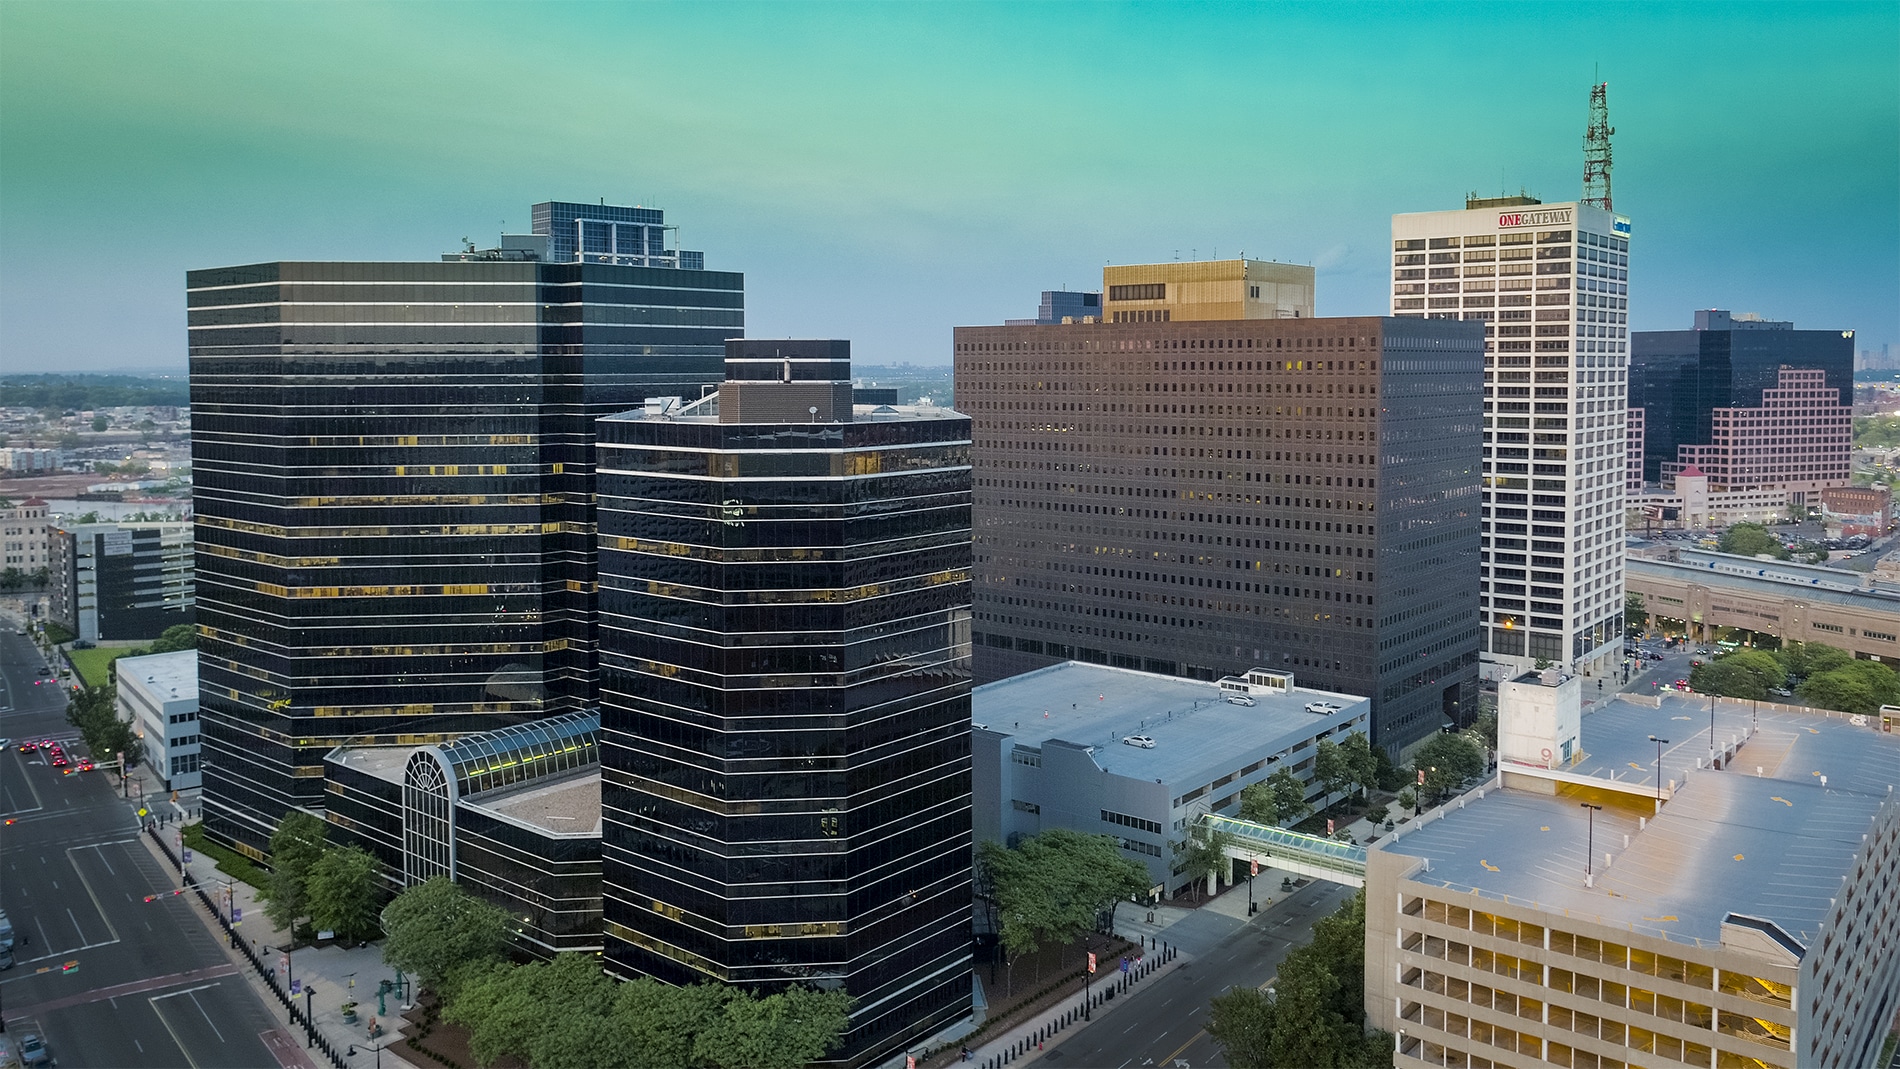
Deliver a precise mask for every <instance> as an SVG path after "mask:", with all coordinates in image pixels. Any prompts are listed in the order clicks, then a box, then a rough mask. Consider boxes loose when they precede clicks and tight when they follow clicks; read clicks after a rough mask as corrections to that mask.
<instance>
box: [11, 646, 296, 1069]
mask: <svg viewBox="0 0 1900 1069" xmlns="http://www.w3.org/2000/svg"><path fill="white" fill-rule="evenodd" d="M42 663H43V662H42V661H41V659H40V655H39V651H38V650H36V649H35V648H34V647H33V645H32V643H31V642H30V641H29V640H28V639H26V638H23V637H20V636H18V635H15V634H14V633H13V626H12V624H11V621H8V622H7V626H5V627H4V629H0V736H7V737H9V738H10V739H11V740H12V741H11V742H9V744H8V745H7V747H6V749H5V752H4V753H0V811H3V812H0V816H4V817H5V818H6V819H7V823H6V824H5V825H4V826H0V908H4V909H5V910H6V913H7V917H8V918H9V919H10V920H11V921H12V922H13V927H14V931H15V933H16V940H17V938H18V937H19V936H24V937H25V942H24V944H21V943H19V942H17V941H16V944H15V946H14V951H13V953H14V961H15V964H14V966H13V968H12V969H10V970H7V971H6V972H0V1016H4V1019H5V1023H6V1030H7V1032H8V1033H10V1034H12V1035H14V1036H16V1037H17V1036H19V1035H22V1034H24V1033H27V1032H37V1033H39V1034H40V1035H42V1036H44V1037H45V1038H46V1042H47V1046H48V1047H49V1048H50V1050H51V1052H52V1054H53V1057H54V1058H56V1059H57V1060H58V1062H59V1064H60V1065H61V1066H63V1067H67V1069H72V1067H77V1066H102V1067H103V1066H128V1067H129V1066H167V1067H169V1066H190V1067H192V1069H223V1067H230V1069H254V1067H257V1066H276V1065H278V1064H279V1060H278V1059H277V1058H276V1057H274V1056H273V1054H272V1051H271V1046H267V1043H271V1042H273V1041H274V1044H275V1045H277V1046H280V1047H281V1046H282V1043H283V1037H282V1036H277V1035H273V1033H281V1032H283V1025H282V1024H281V1023H280V1022H279V1021H278V1020H276V1019H274V1018H273V1017H272V1015H271V1014H270V1013H269V1012H268V1011H267V1010H266V1009H265V1006H264V1003H263V1002H262V1000H261V999H260V998H259V997H258V996H257V994H255V993H254V992H253V991H252V990H251V988H250V987H249V986H248V985H247V983H246V981H245V979H244V977H243V976H242V975H241V974H240V973H239V972H238V969H237V967H236V966H234V965H233V964H232V963H231V959H230V958H228V957H226V955H225V952H224V951H223V950H222V949H221V948H220V946H219V945H218V942H217V940H216V939H215V938H214V937H213V936H212V935H211V934H210V933H209V931H208V930H207V929H206V927H205V925H204V923H203V922H202V921H201V920H200V919H199V918H198V917H196V916H194V915H193V914H192V912H191V911H192V909H193V907H192V906H191V905H190V904H189V902H188V900H187V898H186V897H185V896H172V895H171V894H170V893H169V892H171V891H172V890H173V889H174V888H176V887H177V886H178V885H177V883H176V882H175V879H174V877H173V876H172V874H171V873H170V872H169V871H168V870H167V868H166V867H165V866H164V865H162V864H161V863H160V862H159V861H158V860H157V859H156V858H155V857H154V856H153V855H152V853H151V852H150V850H149V849H148V848H147V847H146V846H145V845H144V844H143V843H141V842H139V841H138V818H137V817H136V816H135V815H134V813H133V809H134V807H135V806H136V804H137V803H136V802H135V801H127V800H125V799H121V798H120V797H119V795H118V787H117V777H116V776H113V775H111V774H109V773H106V772H83V773H77V774H74V775H63V774H62V772H63V771H64V770H62V769H56V768H53V767H52V766H50V765H48V764H47V763H46V761H45V759H44V758H43V757H42V756H41V755H40V754H38V753H33V754H22V753H20V752H19V743H20V741H21V740H22V739H26V738H32V739H35V740H39V739H44V738H54V739H71V738H72V737H73V735H74V734H75V732H74V731H73V729H72V727H71V726H69V725H68V724H67V723H66V722H65V716H64V711H65V695H64V694H63V693H61V692H60V690H59V688H58V686H57V684H54V683H50V682H48V683H37V682H36V680H39V679H41V678H43V677H40V676H38V675H37V670H38V668H39V667H40V666H41V664H42ZM68 752H69V753H71V752H72V750H71V748H70V747H69V749H68ZM68 767H71V766H68ZM154 894H156V895H160V896H161V897H159V898H157V899H155V900H153V901H150V902H147V901H146V896H148V895H154Z"/></svg>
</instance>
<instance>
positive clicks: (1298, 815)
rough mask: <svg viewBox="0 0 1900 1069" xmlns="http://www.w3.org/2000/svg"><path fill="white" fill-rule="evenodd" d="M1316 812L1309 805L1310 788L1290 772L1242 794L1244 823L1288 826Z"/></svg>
mask: <svg viewBox="0 0 1900 1069" xmlns="http://www.w3.org/2000/svg"><path fill="white" fill-rule="evenodd" d="M1312 811H1313V807H1312V806H1310V805H1308V804H1307V803H1306V784H1304V783H1301V782H1300V778H1299V777H1298V776H1295V775H1294V774H1293V771H1292V770H1291V769H1288V768H1282V769H1280V770H1279V771H1277V772H1275V773H1274V774H1273V775H1271V776H1268V777H1267V778H1266V779H1264V780H1261V781H1260V782H1259V783H1254V784H1250V785H1248V786H1246V787H1243V788H1241V791H1240V819H1242V820H1251V821H1253V822H1254V823H1256V824H1288V823H1291V822H1293V821H1296V820H1301V819H1304V818H1305V817H1306V815H1307V814H1309V813H1311V812H1312Z"/></svg>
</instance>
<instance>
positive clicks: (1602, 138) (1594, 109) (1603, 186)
mask: <svg viewBox="0 0 1900 1069" xmlns="http://www.w3.org/2000/svg"><path fill="white" fill-rule="evenodd" d="M1609 91H1610V83H1608V82H1598V83H1597V84H1596V85H1593V86H1591V87H1590V125H1589V127H1588V128H1586V129H1585V130H1584V132H1583V202H1584V203H1585V204H1592V205H1595V206H1596V207H1599V208H1602V209H1603V210H1604V211H1606V212H1607V211H1613V210H1614V209H1613V208H1611V207H1610V135H1611V134H1613V133H1616V127H1614V126H1611V125H1610V101H1609Z"/></svg>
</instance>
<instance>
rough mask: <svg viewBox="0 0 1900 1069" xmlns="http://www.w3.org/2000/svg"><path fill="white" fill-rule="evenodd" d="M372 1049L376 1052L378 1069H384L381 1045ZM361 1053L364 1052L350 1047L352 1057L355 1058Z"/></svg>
mask: <svg viewBox="0 0 1900 1069" xmlns="http://www.w3.org/2000/svg"><path fill="white" fill-rule="evenodd" d="M370 1049H371V1050H373V1051H375V1052H376V1069H383V1048H382V1047H381V1045H375V1046H371V1047H370ZM361 1053H362V1052H361V1051H359V1050H357V1049H356V1047H355V1046H351V1047H350V1057H352V1058H354V1057H355V1056H356V1055H358V1054H361Z"/></svg>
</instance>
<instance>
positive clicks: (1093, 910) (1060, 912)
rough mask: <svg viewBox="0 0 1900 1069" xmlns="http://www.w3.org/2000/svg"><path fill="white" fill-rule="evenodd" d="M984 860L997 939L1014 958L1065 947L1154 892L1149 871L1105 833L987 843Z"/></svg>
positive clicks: (1054, 831)
mask: <svg viewBox="0 0 1900 1069" xmlns="http://www.w3.org/2000/svg"><path fill="white" fill-rule="evenodd" d="M978 862H979V864H980V865H981V866H982V867H983V869H984V878H985V882H986V883H988V885H989V887H990V893H991V896H992V897H993V898H994V900H995V903H996V908H997V917H998V920H999V922H1000V928H999V930H998V933H997V936H998V938H999V939H1000V940H1001V942H1002V944H1003V949H1004V950H1005V951H1007V952H1008V953H1009V955H1010V956H1011V957H1021V956H1024V955H1028V954H1034V953H1035V952H1036V951H1038V950H1040V949H1041V948H1042V947H1044V946H1052V945H1057V946H1059V945H1066V944H1068V943H1071V942H1074V941H1075V940H1076V939H1079V938H1080V937H1081V936H1082V935H1083V934H1084V933H1086V932H1088V931H1090V930H1091V929H1093V928H1094V927H1095V925H1096V921H1097V919H1098V918H1099V917H1100V915H1101V913H1102V911H1103V910H1108V911H1109V912H1110V913H1111V914H1112V913H1113V911H1114V908H1115V906H1116V904H1117V903H1119V902H1121V901H1122V900H1123V899H1125V898H1128V897H1129V896H1131V895H1136V894H1139V893H1141V892H1143V891H1145V890H1147V889H1148V886H1149V881H1148V870H1147V868H1146V867H1144V866H1143V865H1141V864H1140V863H1139V862H1136V861H1133V860H1131V859H1129V858H1126V857H1123V856H1122V853H1121V847H1120V845H1119V844H1118V843H1116V842H1115V840H1114V839H1111V838H1109V837H1108V836H1106V835H1085V834H1083V833H1081V832H1077V831H1070V830H1068V829H1066V828H1051V829H1050V830H1048V831H1045V832H1043V833H1042V834H1040V835H1032V836H1029V837H1028V838H1026V839H1023V840H1021V841H1020V842H1018V843H1017V844H1016V846H1015V847H1014V848H1013V849H1012V848H1009V847H1005V846H1003V845H1002V844H1000V843H995V842H986V843H984V844H983V845H982V846H981V847H979V848H978Z"/></svg>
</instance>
